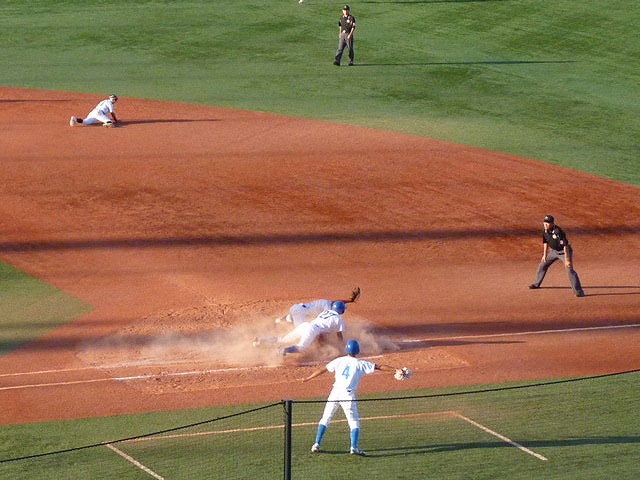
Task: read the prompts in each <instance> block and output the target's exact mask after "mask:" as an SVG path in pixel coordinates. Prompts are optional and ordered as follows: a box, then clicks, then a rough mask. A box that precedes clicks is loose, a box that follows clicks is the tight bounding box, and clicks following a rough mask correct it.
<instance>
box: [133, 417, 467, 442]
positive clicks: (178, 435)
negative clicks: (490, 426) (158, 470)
mask: <svg viewBox="0 0 640 480" xmlns="http://www.w3.org/2000/svg"><path fill="white" fill-rule="evenodd" d="M454 413H455V412H452V411H448V410H446V411H441V412H422V413H407V414H404V415H382V416H377V417H362V418H361V419H360V420H362V421H363V422H364V421H366V420H395V419H403V418H415V417H433V416H439V415H452V414H454ZM347 421H348V420H347V419H345V418H342V419H337V420H332V421H331V424H332V425H333V424H334V423H347ZM315 425H318V422H303V423H293V424H291V426H292V427H310V426H315ZM283 428H284V425H266V426H264V427H247V428H232V429H228V430H210V431H208V432H194V433H176V434H173V435H158V436H157V437H140V438H131V439H129V440H123V442H122V443H136V442H148V441H154V440H172V439H176V438H191V437H202V436H208V435H222V434H228V433H246V432H261V431H265V430H278V429H280V430H282V429H283Z"/></svg>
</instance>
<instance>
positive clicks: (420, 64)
mask: <svg viewBox="0 0 640 480" xmlns="http://www.w3.org/2000/svg"><path fill="white" fill-rule="evenodd" d="M560 63H576V62H575V61H573V60H486V61H477V62H409V63H356V64H355V65H353V66H351V67H350V68H354V67H437V66H456V65H540V64H560Z"/></svg>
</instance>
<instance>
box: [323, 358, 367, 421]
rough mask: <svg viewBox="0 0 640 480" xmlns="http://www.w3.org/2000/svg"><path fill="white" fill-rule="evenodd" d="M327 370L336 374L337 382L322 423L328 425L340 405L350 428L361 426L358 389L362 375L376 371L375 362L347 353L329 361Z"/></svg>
mask: <svg viewBox="0 0 640 480" xmlns="http://www.w3.org/2000/svg"><path fill="white" fill-rule="evenodd" d="M327 370H328V371H329V372H332V373H333V374H334V376H335V382H334V383H333V389H332V390H331V393H330V394H329V397H328V398H327V404H326V405H325V407H324V413H323V415H322V418H321V419H320V424H321V425H325V426H327V427H328V426H329V424H330V423H331V419H332V418H333V416H334V415H335V413H336V411H337V410H338V406H340V407H342V410H343V411H344V415H345V417H347V422H348V423H349V428H350V429H351V430H353V429H355V428H360V413H359V412H358V402H356V391H357V390H358V386H359V385H360V380H361V379H362V377H364V376H365V375H369V374H371V373H373V372H375V370H376V365H375V363H371V362H367V361H366V360H358V359H357V358H355V357H352V356H350V355H346V356H344V357H338V358H336V359H334V360H332V361H331V362H329V363H328V364H327Z"/></svg>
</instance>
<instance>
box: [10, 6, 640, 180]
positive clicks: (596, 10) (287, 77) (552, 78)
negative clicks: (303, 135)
mask: <svg viewBox="0 0 640 480" xmlns="http://www.w3.org/2000/svg"><path fill="white" fill-rule="evenodd" d="M639 5H640V4H637V3H634V2H628V1H626V0H609V1H608V2H606V6H605V5H603V3H602V2H599V1H595V0H588V1H584V0H557V1H554V2H540V1H537V0H528V1H525V0H485V1H481V0H475V1H455V0H448V1H447V0H433V1H429V0H422V1H419V0H416V1H402V2H393V1H363V2H358V3H355V4H354V5H352V10H353V13H354V15H355V16H356V18H357V20H358V23H359V26H358V34H357V40H356V54H357V58H356V61H357V64H358V65H357V66H356V67H354V68H348V67H345V68H336V67H334V66H333V65H331V62H332V59H333V54H334V52H335V48H336V45H337V39H336V36H337V35H336V32H337V27H336V23H337V17H338V15H339V14H340V11H339V8H340V4H338V3H333V2H327V1H326V0H315V1H314V0H309V1H308V2H307V3H306V4H305V5H303V6H299V5H298V4H297V3H296V2H295V1H291V0H262V1H261V0H253V1H251V2H249V1H246V0H236V1H233V2H205V1H170V0H153V1H152V0H149V1H136V2H130V1H128V0H110V1H101V0H94V1H91V2H87V1H85V0H68V1H55V0H53V1H52V0H41V1H34V0H26V1H24V0H9V1H8V2H5V5H4V7H3V9H2V11H0V21H1V22H2V25H3V39H4V45H3V50H2V53H1V55H2V58H3V60H4V62H5V64H7V65H11V68H6V69H2V70H1V71H0V84H2V85H11V86H20V87H34V88H46V89H61V90H72V91H82V92H95V93H97V94H100V95H103V94H105V93H108V92H111V91H116V92H118V93H119V94H120V95H122V97H124V98H123V100H124V101H123V102H122V103H121V104H120V109H121V114H122V115H124V117H123V118H126V113H125V112H126V97H127V96H134V97H146V98H156V99H166V100H177V101H183V102H190V103H201V104H209V105H222V106H229V107H235V108H243V109H249V110H258V111H268V112H277V113H282V114H288V115H296V116H303V117H310V118H319V119H324V120H329V121H338V122H345V123H350V124H356V125H366V126H372V127H376V128H381V129H389V130H395V131H400V132H406V133H411V134H415V135H420V136H425V137H433V138H440V139H444V140H449V141H454V142H459V143H465V144H471V145H476V146H480V147H484V148H488V149H491V150H497V151H502V152H507V153H513V154H518V155H523V156H526V157H531V158H537V159H540V160H543V161H546V162H550V163H555V164H560V165H564V166H567V167H570V168H575V169H580V170H584V171H587V172H592V173H595V174H598V175H602V176H606V177H610V178H614V179H618V180H621V181H623V182H628V183H632V184H636V185H640V167H639V166H638V162H637V157H638V154H639V153H640V149H639V147H638V142H637V132H638V131H639V130H640V120H639V118H640V89H639V87H638V85H639V84H640V67H639V63H638V62H637V58H638V57H637V52H638V50H639V49H640V37H639V36H638V35H637V26H638V24H640V6H639Z"/></svg>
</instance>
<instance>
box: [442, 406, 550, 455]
mask: <svg viewBox="0 0 640 480" xmlns="http://www.w3.org/2000/svg"><path fill="white" fill-rule="evenodd" d="M451 414H452V415H453V416H455V417H458V418H460V419H462V420H464V421H465V422H467V423H470V424H471V425H473V426H474V427H477V428H479V429H480V430H482V431H484V432H487V433H489V434H490V435H493V436H494V437H497V438H499V439H500V440H502V441H503V442H505V443H508V444H509V445H512V446H514V447H516V448H518V449H520V450H522V451H523V452H525V453H528V454H529V455H532V456H534V457H536V458H537V459H539V460H543V461H545V462H546V461H547V460H549V459H548V458H547V457H543V456H542V455H540V454H539V453H536V452H534V451H533V450H530V449H528V448H527V447H525V446H523V445H520V444H519V443H518V442H514V441H513V440H511V439H510V438H507V437H505V436H504V435H501V434H499V433H498V432H495V431H493V430H491V429H490V428H487V427H485V426H484V425H482V424H480V423H478V422H476V421H474V420H471V419H470V418H468V417H465V416H464V415H462V414H460V413H458V412H451Z"/></svg>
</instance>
